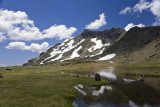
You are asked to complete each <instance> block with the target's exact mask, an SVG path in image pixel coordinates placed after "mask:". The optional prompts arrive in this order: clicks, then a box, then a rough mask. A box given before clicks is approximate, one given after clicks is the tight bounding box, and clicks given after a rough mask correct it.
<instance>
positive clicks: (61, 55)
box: [49, 54, 63, 62]
mask: <svg viewBox="0 0 160 107" xmlns="http://www.w3.org/2000/svg"><path fill="white" fill-rule="evenodd" d="M62 57H63V54H60V55H59V56H58V57H57V58H55V59H51V61H49V62H52V61H56V60H59V59H61V58H62Z"/></svg>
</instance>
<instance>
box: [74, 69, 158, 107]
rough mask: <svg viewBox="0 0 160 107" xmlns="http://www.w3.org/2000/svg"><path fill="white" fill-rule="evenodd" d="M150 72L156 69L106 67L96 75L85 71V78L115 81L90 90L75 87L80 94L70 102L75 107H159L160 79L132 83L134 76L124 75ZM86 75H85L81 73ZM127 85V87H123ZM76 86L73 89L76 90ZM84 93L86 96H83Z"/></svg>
mask: <svg viewBox="0 0 160 107" xmlns="http://www.w3.org/2000/svg"><path fill="white" fill-rule="evenodd" d="M140 70H141V71H143V72H144V71H146V72H149V71H153V72H154V70H156V71H157V70H158V69H155V68H154V70H153V69H149V68H148V69H144V70H143V69H142V68H140V69H137V70H136V69H135V68H134V69H133V70H132V69H129V70H128V69H126V68H116V69H115V68H113V67H110V68H106V69H102V70H97V71H95V72H92V73H91V72H89V73H87V72H85V73H86V74H87V75H88V76H90V75H92V76H93V75H94V74H95V73H99V74H100V75H101V76H103V77H104V78H106V79H110V80H114V81H111V83H110V84H109V85H103V86H99V87H91V86H86V85H82V84H81V85H77V86H76V87H77V88H78V89H77V90H78V91H79V92H80V94H79V96H78V97H77V99H76V100H75V101H74V102H73V106H74V107H106V106H107V107H120V106H124V107H160V78H151V77H145V81H143V82H142V81H135V80H137V78H140V76H139V77H136V76H126V75H123V72H126V71H127V72H128V71H129V72H137V71H138V72H139V71H140ZM83 75H85V74H83ZM122 80H123V81H122ZM124 82H125V83H127V84H124ZM76 87H75V88H76ZM84 93H85V94H84Z"/></svg>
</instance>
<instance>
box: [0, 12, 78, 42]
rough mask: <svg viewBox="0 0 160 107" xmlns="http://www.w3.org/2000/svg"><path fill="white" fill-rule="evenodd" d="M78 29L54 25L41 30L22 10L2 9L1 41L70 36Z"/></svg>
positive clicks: (64, 37)
mask: <svg viewBox="0 0 160 107" xmlns="http://www.w3.org/2000/svg"><path fill="white" fill-rule="evenodd" d="M75 31H77V29H76V28H74V27H70V28H67V27H66V26H65V25H53V26H51V27H50V28H49V29H45V30H43V31H40V30H39V28H37V27H36V26H35V25H34V21H33V20H30V19H29V17H28V15H27V14H26V13H25V12H22V11H17V12H15V11H9V10H4V9H0V41H2V40H5V39H7V38H9V39H11V40H24V41H31V40H41V39H45V38H58V39H66V38H70V37H71V36H72V34H73V33H74V32H75Z"/></svg>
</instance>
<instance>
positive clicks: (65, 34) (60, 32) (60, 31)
mask: <svg viewBox="0 0 160 107" xmlns="http://www.w3.org/2000/svg"><path fill="white" fill-rule="evenodd" d="M76 30H77V29H76V28H74V27H70V28H67V27H66V26H65V25H59V26H56V25H54V26H51V27H50V28H49V29H46V30H44V31H43V34H44V35H43V36H44V38H59V39H60V40H61V39H64V38H71V36H72V34H73V33H74V32H75V31H76Z"/></svg>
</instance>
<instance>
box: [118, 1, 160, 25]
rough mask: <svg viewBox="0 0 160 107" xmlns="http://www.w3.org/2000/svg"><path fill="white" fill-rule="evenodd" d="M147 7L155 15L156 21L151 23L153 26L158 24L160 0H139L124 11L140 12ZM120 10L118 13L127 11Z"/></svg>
mask: <svg viewBox="0 0 160 107" xmlns="http://www.w3.org/2000/svg"><path fill="white" fill-rule="evenodd" d="M125 9H126V8H125ZM125 9H124V10H125ZM147 9H149V10H150V11H151V13H152V14H153V15H154V16H155V17H156V18H155V20H156V21H155V22H154V23H153V25H154V26H158V25H160V0H152V1H151V2H147V1H146V0H139V3H137V4H135V6H134V7H133V8H131V9H129V10H126V11H127V12H128V11H132V12H140V13H142V12H143V11H144V10H147ZM121 11H123V10H121ZM121 11H120V13H123V14H126V13H127V12H121Z"/></svg>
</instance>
